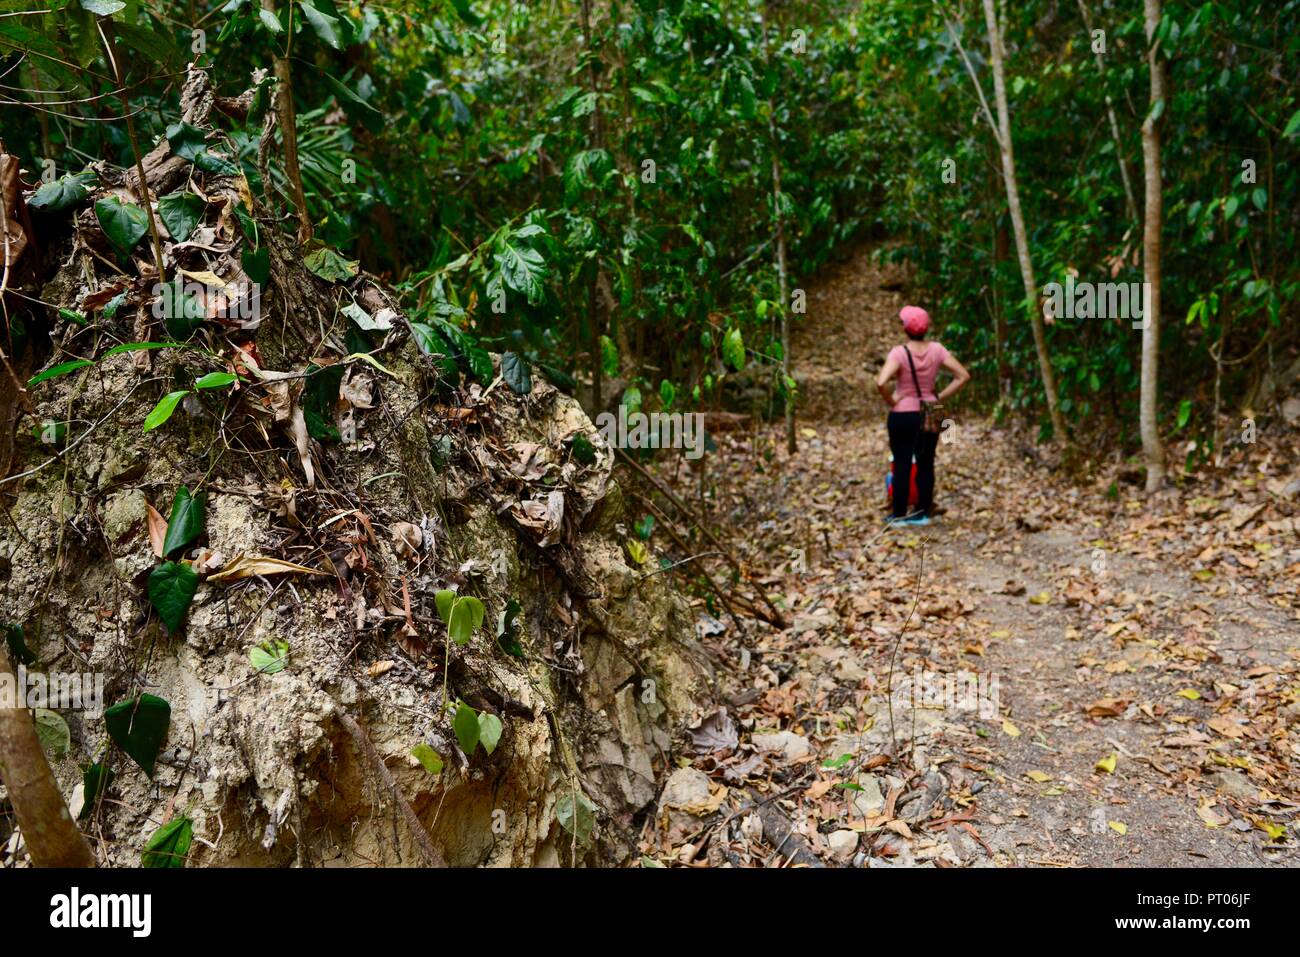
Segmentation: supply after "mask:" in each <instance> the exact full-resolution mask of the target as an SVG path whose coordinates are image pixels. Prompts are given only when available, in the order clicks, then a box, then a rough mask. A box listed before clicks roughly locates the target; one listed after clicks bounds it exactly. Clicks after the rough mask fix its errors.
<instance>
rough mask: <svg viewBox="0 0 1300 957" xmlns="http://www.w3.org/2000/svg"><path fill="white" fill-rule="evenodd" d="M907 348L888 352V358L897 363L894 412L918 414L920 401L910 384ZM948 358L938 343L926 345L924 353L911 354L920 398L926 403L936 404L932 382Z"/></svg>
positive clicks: (901, 347)
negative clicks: (918, 384)
mask: <svg viewBox="0 0 1300 957" xmlns="http://www.w3.org/2000/svg"><path fill="white" fill-rule="evenodd" d="M907 352H908V349H907V346H894V348H893V349H891V350H890V353H889V357H890V358H891V359H893V360H894V361H895V362H897V363H898V384H897V385H896V386H895V387H894V395H895V396H896V397H897V400H898V401H896V402H895V403H894V411H895V412H920V411H921V401H920V399H918V398H917V395H916V385H915V384H914V383H913V382H912V369H911V367H910V366H909V365H908V364H907ZM947 358H948V350H947V349H945V348H944V347H943V346H942V345H941V344H940V343H938V342H931V343H928V344H927V345H926V347H925V352H923V353H921V354H920V355H917V354H915V353H913V354H912V361H913V362H914V363H915V364H916V378H917V380H918V381H919V382H920V383H921V398H923V399H925V401H926V402H938V401H939V400H938V398H937V397H936V396H935V391H934V380H935V379H936V378H937V377H938V375H939V369H940V367H941V366H942V365H943V362H944V360H945V359H947Z"/></svg>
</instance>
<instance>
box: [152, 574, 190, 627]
mask: <svg viewBox="0 0 1300 957" xmlns="http://www.w3.org/2000/svg"><path fill="white" fill-rule="evenodd" d="M198 588H199V576H198V573H197V572H195V571H194V569H193V568H191V567H190V566H189V565H181V564H178V563H177V562H163V563H162V564H161V565H159V566H158V567H157V568H155V569H154V570H153V571H152V572H150V573H149V604H151V605H153V607H154V610H155V611H157V612H158V617H159V618H161V619H162V621H163V624H164V625H166V626H167V631H168V633H170V634H175V633H176V632H178V631H180V630H181V626H182V625H183V624H185V613H186V612H187V611H189V610H190V603H191V602H192V601H194V593H195V592H196V591H198Z"/></svg>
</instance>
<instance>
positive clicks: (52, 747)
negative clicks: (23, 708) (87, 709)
mask: <svg viewBox="0 0 1300 957" xmlns="http://www.w3.org/2000/svg"><path fill="white" fill-rule="evenodd" d="M33 718H34V720H35V722H36V737H37V739H38V740H39V741H40V742H41V748H42V749H43V750H44V751H45V753H46V754H48V755H50V756H51V757H52V758H54V760H56V761H58V760H62V759H63V757H64V756H65V755H66V754H67V753H68V749H69V748H71V747H72V733H71V732H70V731H69V730H68V722H66V721H64V720H63V716H62V715H60V714H59V713H58V712H57V711H51V710H50V709H49V708H35V709H33Z"/></svg>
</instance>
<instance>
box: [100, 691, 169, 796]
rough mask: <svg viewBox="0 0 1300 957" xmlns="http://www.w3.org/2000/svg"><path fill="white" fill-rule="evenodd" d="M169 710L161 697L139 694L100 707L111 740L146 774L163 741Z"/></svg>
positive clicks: (151, 770)
mask: <svg viewBox="0 0 1300 957" xmlns="http://www.w3.org/2000/svg"><path fill="white" fill-rule="evenodd" d="M171 714H172V709H171V705H169V704H168V703H167V702H166V701H164V700H163V699H162V698H159V697H156V696H155V695H151V694H141V695H137V696H136V697H134V698H129V699H127V700H126V701H120V702H118V703H117V704H115V705H112V706H111V707H109V708H106V709H105V710H104V727H105V728H106V729H107V731H108V736H109V737H110V738H112V739H113V742H114V743H115V744H116V745H117V746H118V747H119V748H121V749H122V750H123V751H125V752H126V754H127V756H128V757H130V758H131V760H133V761H134V762H135V763H136V764H138V765H140V767H141V768H142V769H143V770H144V773H145V774H147V775H148V776H149V777H153V769H154V763H155V762H156V761H157V760H158V752H160V751H161V750H162V746H163V742H164V741H165V740H167V730H168V728H169V727H170V726H171Z"/></svg>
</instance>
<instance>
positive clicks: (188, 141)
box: [167, 123, 208, 163]
mask: <svg viewBox="0 0 1300 957" xmlns="http://www.w3.org/2000/svg"><path fill="white" fill-rule="evenodd" d="M167 145H168V146H170V147H171V148H172V152H173V153H175V154H176V155H177V156H180V157H182V158H184V159H187V160H189V161H190V162H191V163H193V162H194V157H196V156H198V155H199V154H200V153H202V152H203V151H204V150H206V149H207V148H208V140H207V137H206V136H204V135H203V131H202V130H201V129H199V128H198V127H197V126H192V125H191V124H189V123H173V124H172V125H171V126H169V127H167Z"/></svg>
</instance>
